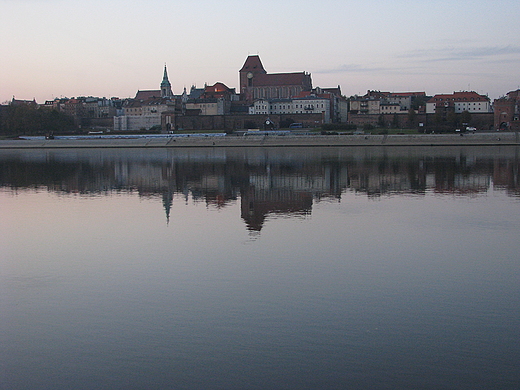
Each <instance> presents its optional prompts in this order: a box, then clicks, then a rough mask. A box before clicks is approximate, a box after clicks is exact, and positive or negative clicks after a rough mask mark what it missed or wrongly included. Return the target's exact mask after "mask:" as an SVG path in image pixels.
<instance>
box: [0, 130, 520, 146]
mask: <svg viewBox="0 0 520 390" xmlns="http://www.w3.org/2000/svg"><path fill="white" fill-rule="evenodd" d="M519 138H520V137H519V134H518V133H477V134H463V135H460V134H405V135H247V136H234V135H229V136H224V137H222V136H210V135H208V136H205V137H162V138H125V139H106V138H96V137H92V138H87V139H53V140H46V139H31V140H1V141H0V149H35V148H36V149H38V148H46V149H47V148H182V147H284V146H385V145H388V146H420V145H426V146H450V145H461V146H467V145H520V139H519Z"/></svg>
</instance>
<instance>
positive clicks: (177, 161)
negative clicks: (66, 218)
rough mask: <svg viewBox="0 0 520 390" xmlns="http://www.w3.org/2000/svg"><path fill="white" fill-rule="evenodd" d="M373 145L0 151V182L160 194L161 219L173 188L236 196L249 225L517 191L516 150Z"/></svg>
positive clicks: (224, 201)
mask: <svg viewBox="0 0 520 390" xmlns="http://www.w3.org/2000/svg"><path fill="white" fill-rule="evenodd" d="M377 150H378V149H365V148H353V149H351V150H350V149H347V148H338V149H335V148H316V149H312V148H309V149H305V150H303V149H295V150H292V151H286V150H264V149H260V148H258V149H254V150H242V149H241V150H233V151H230V150H226V149H219V150H216V149H205V150H192V151H187V150H183V151H179V150H176V151H175V152H172V151H164V150H163V151H157V150H156V151H131V152H130V151H123V152H120V151H119V152H115V151H95V152H94V151H74V152H71V151H42V152H39V153H40V154H38V152H36V153H34V152H31V153H29V152H21V151H17V152H12V153H13V156H11V157H10V156H9V154H6V153H4V154H2V155H1V157H0V158H1V161H0V162H1V163H0V185H2V186H4V187H10V188H38V187H45V188H47V189H48V190H49V191H53V192H60V193H74V194H77V193H80V194H87V195H89V194H103V193H112V192H118V191H125V192H130V193H133V192H135V193H137V194H138V195H139V196H142V197H145V198H154V199H157V200H161V201H162V205H163V207H164V209H165V214H166V220H167V221H169V219H170V218H174V216H172V215H171V213H172V205H173V203H174V199H175V197H176V196H178V197H181V198H185V199H186V200H187V199H188V198H190V197H191V199H193V201H195V202H205V203H206V204H207V205H208V206H209V207H217V208H221V207H226V206H227V205H230V204H234V203H236V202H238V201H239V202H240V203H241V217H242V218H243V220H244V221H245V223H246V225H247V227H248V229H249V230H251V231H260V230H261V229H262V226H263V224H264V221H265V220H266V219H267V218H268V217H269V215H280V214H283V215H287V216H305V215H308V214H310V213H311V210H312V204H313V201H315V200H320V199H331V198H332V199H340V198H341V197H342V195H344V194H345V192H356V193H360V194H366V195H367V196H370V197H377V196H381V195H385V194H387V195H394V194H421V195H424V194H426V193H427V192H431V193H436V194H454V195H463V196H467V195H472V194H479V193H485V192H487V191H489V190H490V189H491V188H493V189H495V190H500V191H505V192H506V193H507V194H508V195H510V196H519V197H520V179H519V175H518V172H519V168H520V158H519V156H518V154H519V150H518V148H514V147H511V148H510V149H501V150H500V151H496V150H495V149H486V150H489V151H490V154H489V155H485V154H482V153H478V152H473V150H474V149H471V148H469V149H467V150H464V149H461V148H454V149H453V152H443V153H438V154H432V155H425V154H418V155H417V156H414V155H411V154H409V153H407V152H406V150H405V151H404V152H403V153H401V154H399V153H397V154H395V155H394V154H392V153H387V152H386V151H387V150H388V149H385V151H384V152H381V153H379V152H378V153H376V152H377ZM398 150H403V149H398ZM506 152H507V153H506Z"/></svg>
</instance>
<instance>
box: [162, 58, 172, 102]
mask: <svg viewBox="0 0 520 390" xmlns="http://www.w3.org/2000/svg"><path fill="white" fill-rule="evenodd" d="M161 97H163V98H165V97H173V92H172V85H171V84H170V80H168V72H167V70H166V64H164V76H163V79H162V82H161Z"/></svg>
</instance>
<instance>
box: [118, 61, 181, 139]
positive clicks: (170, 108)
mask: <svg viewBox="0 0 520 390" xmlns="http://www.w3.org/2000/svg"><path fill="white" fill-rule="evenodd" d="M160 87H161V88H160V89H154V90H143V91H141V90H139V91H137V93H136V95H135V98H134V99H128V100H127V101H126V102H125V103H124V105H123V110H122V113H121V114H122V115H118V116H114V131H139V130H149V129H151V128H153V127H161V125H162V120H163V114H164V113H166V112H174V111H175V109H176V98H175V96H174V95H173V93H172V90H171V84H170V81H169V80H168V72H167V69H166V65H165V66H164V73H163V79H162V81H161V84H160Z"/></svg>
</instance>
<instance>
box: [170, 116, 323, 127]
mask: <svg viewBox="0 0 520 390" xmlns="http://www.w3.org/2000/svg"><path fill="white" fill-rule="evenodd" d="M267 118H268V116H266V115H198V116H176V117H175V118H174V123H175V125H176V127H175V126H173V128H177V129H184V130H224V131H232V130H244V129H255V128H256V129H261V128H263V125H264V122H265V121H266V119H267ZM172 119H173V118H172ZM269 119H270V120H271V121H272V122H273V123H274V125H275V128H280V122H282V121H284V120H288V119H292V121H294V122H297V123H302V124H303V127H304V128H314V127H318V126H321V125H322V124H323V117H322V114H290V115H269ZM163 130H166V126H165V125H164V120H163Z"/></svg>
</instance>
